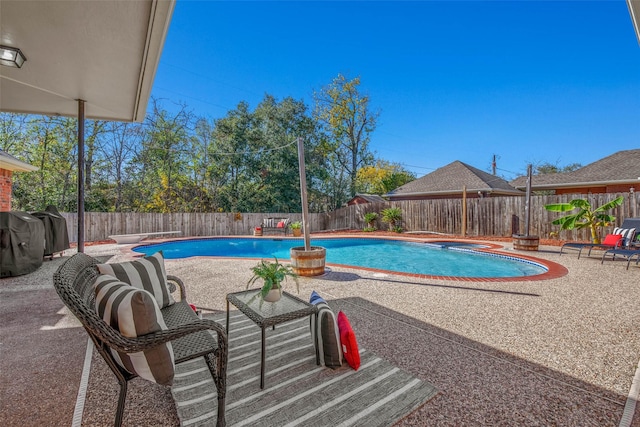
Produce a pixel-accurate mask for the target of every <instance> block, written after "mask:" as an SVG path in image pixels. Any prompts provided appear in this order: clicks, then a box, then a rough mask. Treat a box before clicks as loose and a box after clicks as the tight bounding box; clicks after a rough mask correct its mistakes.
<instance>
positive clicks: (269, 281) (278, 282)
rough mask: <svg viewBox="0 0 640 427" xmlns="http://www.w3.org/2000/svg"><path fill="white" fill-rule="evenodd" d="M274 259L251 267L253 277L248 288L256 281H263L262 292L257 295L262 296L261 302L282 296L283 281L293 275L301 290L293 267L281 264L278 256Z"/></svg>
mask: <svg viewBox="0 0 640 427" xmlns="http://www.w3.org/2000/svg"><path fill="white" fill-rule="evenodd" d="M274 260H275V262H268V261H265V260H261V261H260V263H259V264H258V265H257V266H255V267H253V268H252V269H251V271H253V277H251V279H249V281H248V282H247V289H249V286H251V285H253V284H254V283H255V282H256V281H258V280H262V281H263V284H262V288H261V289H260V292H258V294H256V296H259V297H260V304H262V301H267V302H276V301H278V300H279V299H280V297H281V296H282V282H283V281H285V280H287V277H291V278H292V279H293V280H294V281H295V282H296V288H297V291H298V292H300V288H299V285H298V276H297V275H296V274H295V273H294V272H293V270H292V269H291V267H290V266H288V265H287V266H285V265H283V264H281V263H280V262H279V261H278V258H275V257H274Z"/></svg>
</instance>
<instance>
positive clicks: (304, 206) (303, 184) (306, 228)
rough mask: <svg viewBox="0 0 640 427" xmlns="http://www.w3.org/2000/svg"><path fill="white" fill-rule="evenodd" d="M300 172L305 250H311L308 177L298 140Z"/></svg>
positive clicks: (300, 141) (301, 147)
mask: <svg viewBox="0 0 640 427" xmlns="http://www.w3.org/2000/svg"><path fill="white" fill-rule="evenodd" d="M298 170H299V171H300V198H301V199H302V231H303V232H304V250H305V251H310V250H311V235H310V232H309V231H310V230H309V206H308V205H307V175H306V171H305V167H304V144H303V142H302V138H300V137H299V138H298Z"/></svg>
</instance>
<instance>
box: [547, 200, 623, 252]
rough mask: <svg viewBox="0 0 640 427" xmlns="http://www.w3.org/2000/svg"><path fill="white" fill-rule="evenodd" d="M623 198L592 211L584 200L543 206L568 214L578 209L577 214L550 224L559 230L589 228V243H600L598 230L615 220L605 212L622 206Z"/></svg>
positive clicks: (589, 204) (552, 210) (549, 209)
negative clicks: (558, 227)
mask: <svg viewBox="0 0 640 427" xmlns="http://www.w3.org/2000/svg"><path fill="white" fill-rule="evenodd" d="M623 200H624V197H622V196H620V197H618V198H617V199H615V200H612V201H610V202H608V203H605V204H604V205H602V206H600V207H599V208H596V209H593V208H592V207H591V203H589V202H588V201H587V200H584V199H574V200H571V201H570V202H569V203H553V204H550V205H545V207H544V208H545V209H546V210H548V211H551V212H570V211H572V210H574V209H579V210H578V212H577V213H573V214H570V215H566V216H563V217H561V218H558V219H556V220H554V221H552V222H551V223H552V224H554V225H559V226H560V229H561V230H573V229H574V228H576V229H581V228H585V227H589V228H590V230H591V242H592V243H594V244H598V243H600V234H599V229H600V228H602V227H604V226H606V225H610V224H611V223H612V222H613V221H615V220H616V217H615V216H612V215H609V214H606V213H605V211H608V210H611V209H613V208H615V207H617V206H620V205H621V204H622V201H623Z"/></svg>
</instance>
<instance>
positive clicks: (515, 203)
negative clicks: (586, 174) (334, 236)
mask: <svg viewBox="0 0 640 427" xmlns="http://www.w3.org/2000/svg"><path fill="white" fill-rule="evenodd" d="M618 196H624V203H623V204H622V205H621V206H619V207H618V208H616V209H613V210H611V211H609V212H608V213H610V214H612V215H614V216H615V217H616V218H617V220H616V224H615V225H620V224H621V223H622V221H623V220H624V218H629V217H637V216H640V196H639V195H638V194H637V193H618V194H590V195H587V196H586V197H585V195H580V194H565V195H548V196H532V197H531V206H530V211H531V218H530V227H529V228H530V230H529V234H531V235H538V236H540V237H542V238H546V237H548V236H549V233H550V232H552V231H556V232H557V231H559V227H558V226H555V225H552V224H551V221H553V220H554V219H556V218H559V217H561V216H563V214H560V213H557V212H549V211H547V210H546V209H545V208H544V206H545V205H547V204H552V203H566V202H569V201H570V200H572V199H576V198H586V199H587V200H588V201H589V203H591V206H592V207H594V208H597V207H599V206H601V205H603V204H605V203H607V202H609V201H611V200H613V199H615V198H617V197H618ZM525 203H526V199H525V198H524V197H486V198H481V199H478V198H474V199H467V215H466V216H467V233H466V235H467V236H470V237H473V236H511V235H512V234H516V233H525V229H524V227H525ZM388 207H398V208H400V209H401V210H402V227H403V228H404V230H405V231H414V232H415V231H428V232H435V233H444V234H454V235H460V234H462V199H435V200H408V201H400V202H385V203H367V204H361V205H353V206H347V207H344V208H341V209H338V210H336V211H334V212H330V213H328V214H327V215H326V220H325V228H326V229H327V230H341V229H362V228H364V227H366V224H365V223H364V219H363V217H364V214H365V213H368V212H377V213H378V214H379V216H378V224H377V227H378V229H382V230H387V229H388V225H387V224H384V223H382V221H381V220H380V218H381V216H382V215H381V212H382V210H383V209H386V208H388ZM612 229H613V226H612V227H609V228H607V229H606V230H605V232H611V231H612ZM560 238H561V239H564V240H590V233H589V230H588V229H582V230H572V231H562V232H561V233H560Z"/></svg>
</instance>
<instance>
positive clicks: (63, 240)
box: [31, 205, 70, 256]
mask: <svg viewBox="0 0 640 427" xmlns="http://www.w3.org/2000/svg"><path fill="white" fill-rule="evenodd" d="M31 215H33V216H35V217H36V218H39V219H40V220H41V221H42V223H43V224H44V242H45V243H44V256H52V255H53V254H55V253H57V252H62V251H64V250H65V249H69V247H70V246H69V233H68V232H67V220H66V219H64V217H63V216H62V215H60V212H58V209H56V207H55V206H51V205H49V206H47V209H45V210H44V211H43V212H33V213H31Z"/></svg>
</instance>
